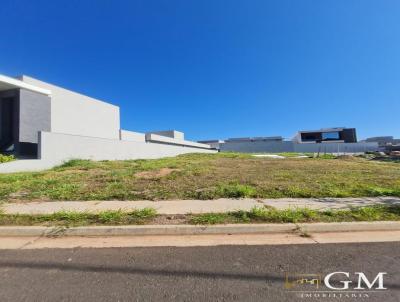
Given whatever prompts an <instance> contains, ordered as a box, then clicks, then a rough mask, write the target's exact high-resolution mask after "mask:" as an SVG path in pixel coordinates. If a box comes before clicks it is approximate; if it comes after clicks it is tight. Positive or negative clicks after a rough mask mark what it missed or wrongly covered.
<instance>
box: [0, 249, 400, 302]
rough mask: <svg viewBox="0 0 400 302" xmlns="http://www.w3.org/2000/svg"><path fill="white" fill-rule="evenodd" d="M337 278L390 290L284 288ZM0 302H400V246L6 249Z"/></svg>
mask: <svg viewBox="0 0 400 302" xmlns="http://www.w3.org/2000/svg"><path fill="white" fill-rule="evenodd" d="M335 271H343V272H350V273H351V274H353V273H354V272H364V273H365V274H366V275H367V276H368V277H369V278H371V279H372V277H373V276H375V275H376V274H377V273H378V272H387V275H386V276H385V279H384V286H385V287H387V288H388V289H387V290H381V291H377V292H368V293H367V294H368V297H369V298H366V296H365V294H364V296H362V297H361V298H351V296H350V298H349V296H348V295H351V294H352V293H347V294H346V293H343V295H345V296H344V297H343V298H337V297H336V298H321V297H320V298H309V297H304V296H303V298H302V297H301V294H302V293H300V292H293V291H289V290H287V289H285V288H284V280H285V274H286V273H298V274H321V275H326V274H328V273H331V272H335ZM351 279H354V278H351ZM354 280H355V279H354ZM371 281H372V280H371ZM335 284H336V285H337V283H335ZM295 289H297V290H305V291H306V293H307V294H308V293H309V291H310V290H314V287H313V286H311V287H307V288H305V287H302V286H299V285H298V286H297V288H295ZM325 289H326V288H325ZM350 289H352V288H350ZM292 290H293V289H292ZM319 290H321V289H319ZM363 293H365V292H363ZM303 294H304V293H303ZM312 294H314V293H312ZM317 294H319V295H322V293H317ZM325 294H326V293H325ZM336 295H337V293H336ZM346 295H347V296H346ZM357 295H358V294H357ZM0 301H2V302H5V301H13V302H15V301H52V302H53V301H85V302H90V301H96V302H100V301H273V302H275V301H385V302H390V301H400V242H392V243H390V242H386V243H357V244H302V245H279V246H278V245H277V246H274V245H268V246H214V247H179V248H178V247H146V248H101V249H92V248H75V249H37V250H1V251H0Z"/></svg>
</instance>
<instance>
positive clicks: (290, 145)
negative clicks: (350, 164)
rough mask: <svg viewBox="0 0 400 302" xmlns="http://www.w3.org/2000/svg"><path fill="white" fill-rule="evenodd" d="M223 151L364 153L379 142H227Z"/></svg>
mask: <svg viewBox="0 0 400 302" xmlns="http://www.w3.org/2000/svg"><path fill="white" fill-rule="evenodd" d="M220 150H221V151H233V152H243V153H280V152H299V153H302V152H311V153H317V152H321V153H363V152H368V151H378V143H364V142H360V143H320V144H319V143H305V144H298V143H295V142H291V141H283V142H268V141H254V142H225V143H221V145H220Z"/></svg>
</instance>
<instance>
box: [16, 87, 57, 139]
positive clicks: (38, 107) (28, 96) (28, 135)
mask: <svg viewBox="0 0 400 302" xmlns="http://www.w3.org/2000/svg"><path fill="white" fill-rule="evenodd" d="M19 93H20V97H19V121H20V123H19V141H20V142H24V143H35V144H37V143H38V139H39V131H51V101H50V97H48V96H46V95H44V94H40V93H36V92H32V91H29V90H25V89H21V90H20V92H19Z"/></svg>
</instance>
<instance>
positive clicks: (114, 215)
mask: <svg viewBox="0 0 400 302" xmlns="http://www.w3.org/2000/svg"><path fill="white" fill-rule="evenodd" d="M357 221H400V206H399V205H377V206H369V207H361V208H351V209H347V210H325V211H317V210H312V209H309V208H293V209H286V210H278V209H275V208H269V207H254V208H252V209H251V210H250V211H234V212H227V213H206V214H187V215H172V216H171V215H157V212H156V210H154V209H152V208H145V209H142V210H135V211H130V212H124V211H121V210H118V211H103V212H99V213H88V212H65V211H61V212H56V213H53V214H46V215H21V214H19V215H13V214H5V213H2V212H0V226H9V225H27V226H30V225H41V226H67V227H73V226H87V225H135V224H195V225H216V224H228V223H313V222H357Z"/></svg>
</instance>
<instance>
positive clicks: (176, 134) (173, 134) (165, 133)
mask: <svg viewBox="0 0 400 302" xmlns="http://www.w3.org/2000/svg"><path fill="white" fill-rule="evenodd" d="M146 134H156V135H161V136H167V137H170V138H175V139H180V140H184V139H185V134H184V133H183V132H180V131H176V130H163V131H152V132H147V133H146Z"/></svg>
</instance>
